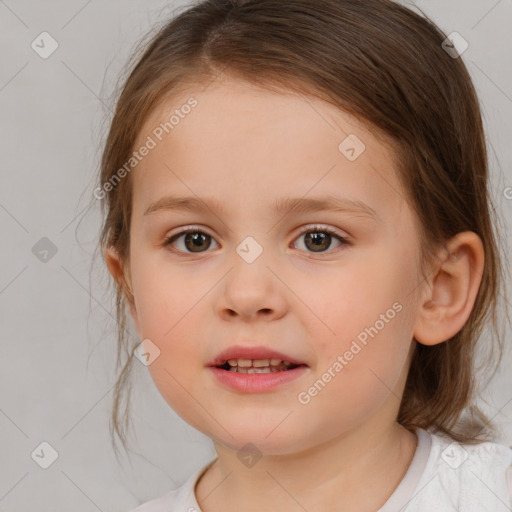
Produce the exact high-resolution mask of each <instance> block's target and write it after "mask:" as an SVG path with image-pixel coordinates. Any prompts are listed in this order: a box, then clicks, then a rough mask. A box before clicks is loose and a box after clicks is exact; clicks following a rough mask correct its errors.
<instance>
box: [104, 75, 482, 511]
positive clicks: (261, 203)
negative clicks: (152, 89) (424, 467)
mask: <svg viewBox="0 0 512 512" xmlns="http://www.w3.org/2000/svg"><path fill="white" fill-rule="evenodd" d="M190 96H194V98H196V99H197V100H198V106H197V107H196V108H195V109H193V110H192V112H191V113H190V114H189V115H188V116H186V117H185V118H184V119H182V120H181V121H180V124H179V125H178V126H176V127H175V129H174V130H173V131H172V132H171V133H170V134H169V135H167V136H166V137H165V138H164V139H163V140H162V141H161V142H159V143H158V145H157V147H156V148H154V149H153V150H151V152H150V153H149V154H148V155H147V156H146V157H145V158H144V159H143V160H142V161H141V162H140V163H139V164H138V166H137V167H136V168H135V169H134V170H133V171H132V174H131V178H132V179H133V187H134V188H133V210H132V217H131V232H130V239H131V244H130V257H129V261H126V262H124V264H123V262H122V261H121V260H120V258H119V257H118V255H117V253H116V252H115V251H114V250H109V251H108V253H107V255H106V260H107V265H108V268H109V270H110V272H111V274H112V275H113V276H114V278H115V279H116V280H117V281H118V282H119V283H120V284H123V286H127V287H128V288H129V289H130V290H131V293H132V294H133V303H132V306H131V315H132V318H133V321H134V325H135V328H136V330H137V333H138V335H139V336H140V339H141V340H143V339H150V340H151V341H152V342H153V343H154V344H155V345H156V346H158V348H159V349H160V351H161V353H160V355H159V357H157V358H156V359H155V361H154V362H153V363H152V364H150V365H149V366H148V369H149V371H150V374H151V377H152V379H153V380H154V382H155V385H156V386H157V388H158V390H159V391H160V393H161V394H162V396H163V398H164V399H165V400H166V401H167V403H168V404H169V405H170V406H171V407H172V408H173V409H174V410H175V411H176V412H177V413H178V414H179V415H180V416H181V417H182V418H183V419H184V420H185V421H187V422H188V423H189V424H190V425H192V426H193V427H195V428H196V429H198V430H200V431H201V432H203V433H204V434H205V435H207V436H208V437H210V438H211V439H212V440H213V442H214V445H215V449H216V451H217V455H218V458H217V461H216V462H215V463H214V464H213V465H212V466H211V467H210V468H209V469H208V471H207V472H206V473H205V474H204V475H203V477H202V478H201V479H200V480H199V483H198V484H197V486H196V489H195V493H196V497H197V500H198V503H199V505H200V507H201V509H202V510H203V511H204V512H214V511H215V512H217V511H219V512H220V511H223V512H231V511H235V510H237V511H240V510H243V511H262V510H281V511H284V512H288V511H290V512H292V511H293V512H295V511H299V510H304V509H306V510H311V511H312V510H333V511H336V510H340V511H341V510H343V511H344V512H352V511H354V512H355V511H358V512H364V511H367V512H372V511H375V510H377V509H378V508H379V507H381V506H382V505H383V504H384V503H385V502H386V500H387V499H388V498H389V496H390V495H391V494H392V493H393V491H394V490H395V488H396V487H397V486H398V484H399V482H400V481H401V480H402V478H403V477H404V475H405V473H406V471H407V469H408V467H409V465H410V463H411V460H412V458H413V456H414V452H415V449H416V442H417V439H416V435H415V434H414V433H412V432H409V431H408V430H406V429H405V428H403V427H402V426H401V425H399V424H398V423H397V422H396V417H397V414H398V409H399V406H400V401H401V397H402V394H403V388H404V385H405V380H406V376H407V371H408V367H409V362H410V356H411V354H412V349H413V347H414V343H416V342H415V341H414V340H413V337H415V339H416V340H418V342H420V343H423V344H425V345H434V344H437V343H442V342H444V341H446V340H447V339H449V338H450V337H451V336H453V335H454V334H456V333H457V332H458V331H459V330H460V329H461V328H462V327H463V325H464V323H465V322H466V320H467V318H468V317H469V315H470V313H471V309H472V307H473V304H474V301H475V298H476V294H477V292H478V287H479V285H480V279H481V274H482V270H483V262H484V253H483V246H482V243H481V240H480V238H479V237H478V236H477V235H476V234H474V233H471V232H464V233H459V234H458V235H457V236H456V237H454V238H453V239H451V240H449V241H448V242H447V243H446V248H445V249H444V250H443V251H442V252H441V253H440V255H439V260H438V261H439V263H438V264H437V265H436V266H435V267H434V268H433V269H432V271H431V273H430V274H429V276H428V279H426V280H425V279H423V278H422V277H421V276H420V274H419V268H418V261H419V248H418V238H417V225H416V220H415V216H414V215H413V213H412V210H411V209H410V208H409V206H408V204H407V202H406V201H405V199H404V197H405V196H404V193H403V192H402V191H401V188H400V185H399V182H398V179H397V177H396V172H395V169H394V165H393V159H392V156H393V155H392V151H391V149H390V146H388V145H387V144H386V143H385V140H384V139H383V138H377V137H376V135H375V132H370V131H368V129H367V128H365V125H363V124H362V123H360V122H358V120H357V119H354V118H353V117H351V116H350V115H348V114H346V113H344V112H342V111H340V110H338V109H337V108H335V107H334V106H332V105H330V104H327V103H325V102H323V101H321V100H319V99H316V98H312V97H307V98H306V97H305V96H301V95H298V94H293V93H287V94H279V93H277V92H270V91H267V90H262V89H257V88H255V87H253V86H250V85H248V84H246V83H243V82H239V81H236V80H234V79H227V78H225V79H223V80H217V81H216V82H214V83H213V84H211V85H210V86H209V87H208V88H207V89H206V90H201V88H199V87H197V88H192V89H190V90H189V91H187V94H182V95H181V96H176V97H174V98H172V99H170V100H168V102H167V103H166V104H165V106H164V108H160V109H158V110H157V111H155V112H154V113H153V114H152V115H151V116H150V117H149V118H148V119H147V120H146V123H145V124H144V126H143V127H142V128H141V130H140V133H139V137H138V140H137V142H136V144H135V146H136V147H139V146H140V145H141V144H142V143H143V142H144V141H145V140H146V137H147V136H148V135H150V134H151V132H152V130H154V128H155V127H156V126H158V124H159V123H160V122H164V121H165V120H167V119H168V116H169V112H170V111H171V110H173V109H175V108H179V106H180V105H183V104H184V103H185V102H186V101H187V99H188V98H189V97H190ZM348 134H355V135H357V137H358V138H359V139H360V140H361V141H363V142H364V144H365V146H366V150H365V151H364V152H363V153H362V154H361V155H360V156H359V157H358V158H357V159H356V160H355V161H349V160H348V159H347V158H346V157H345V156H344V154H342V153H341V152H340V151H339V150H338V145H339V144H340V143H341V142H342V141H343V140H344V139H345V138H346V137H347V135H348ZM167 194H175V195H180V196H191V195H192V196H198V197H199V198H206V197H214V198H216V199H218V200H219V201H220V202H221V203H222V206H223V208H224V209H225V212H224V213H223V214H214V213H213V212H211V211H209V210H207V211H206V212H205V213H201V212H195V213H192V212H184V211H164V210H161V211H158V212H154V213H152V214H150V215H144V212H145V210H146V208H147V207H148V206H149V205H150V204H151V203H153V202H155V201H157V200H158V199H160V198H161V197H163V196H165V195H167ZM328 194H331V195H335V196H337V197H348V198H351V199H356V200H360V201H364V202H365V203H366V204H368V205H370V206H371V207H372V208H373V209H374V210H375V211H376V212H377V213H378V216H379V219H380V220H379V221H378V222H375V221H373V220H371V219H369V218H368V217H365V216H363V215H361V214H360V213H353V212H316V213H308V214H295V213H294V214H289V215H285V216H282V215H280V216H277V215H275V214H274V213H273V212H272V205H273V202H274V201H275V200H276V199H277V198H281V197H319V196H325V195H328ZM191 224H193V225H198V228H199V227H200V228H201V231H202V232H204V233H206V234H207V235H210V236H211V237H212V238H208V237H207V240H206V243H205V244H204V246H203V247H204V251H203V252H196V253H193V252H191V251H190V248H191V247H193V244H192V243H189V244H188V245H185V236H182V237H180V238H179V239H178V240H175V241H174V243H173V245H172V246H165V239H166V238H167V237H169V236H170V235H172V234H177V232H178V231H180V229H183V228H184V227H186V226H188V225H191ZM315 224H320V225H321V226H322V227H330V228H332V229H334V230H336V231H337V232H338V233H339V235H340V236H342V237H345V238H346V239H347V240H349V241H351V242H352V243H351V244H350V245H343V244H342V243H341V242H339V241H337V239H336V238H335V237H333V238H332V239H331V243H330V246H329V244H328V243H327V244H326V248H325V249H324V251H323V252H320V253H319V252H314V246H313V244H308V243H307V240H306V238H307V237H306V236H305V235H304V233H305V232H306V231H308V230H309V231H313V232H318V231H320V232H323V231H322V229H321V228H320V229H311V228H312V226H314V225H315ZM247 236H251V237H253V238H254V239H255V240H256V241H257V242H258V243H259V244H260V246H261V247H262V249H263V252H262V254H261V255H260V256H259V257H258V258H257V259H256V260H255V261H254V262H252V263H250V264H248V263H247V262H246V261H244V259H242V258H241V257H240V256H239V255H238V253H237V252H236V248H237V247H238V246H239V244H240V243H241V242H242V241H243V240H244V239H245V238H246V237H247ZM209 240H210V243H211V245H210V247H208V246H207V243H208V241H209ZM171 247H173V248H174V249H175V250H176V251H180V250H181V251H182V254H183V256H179V255H178V254H177V253H175V252H172V250H171ZM447 250H448V251H449V252H447ZM449 253H450V254H453V257H451V258H447V256H448V254H449ZM397 301H398V302H399V303H400V304H401V306H402V309H401V310H400V312H399V313H396V315H395V316H394V318H393V319H391V320H389V322H388V323H386V325H385V327H384V328H382V329H381V330H379V332H378V334H377V335H375V336H374V337H373V338H368V343H367V345H366V346H364V347H363V349H362V350H361V351H360V352H359V353H358V354H357V355H356V356H355V357H354V358H353V359H352V360H351V361H350V362H349V364H347V365H346V366H345V367H344V368H343V370H342V371H341V372H339V373H337V374H336V377H335V378H333V379H332V380H331V381H330V382H329V383H328V384H327V385H326V386H325V388H324V389H323V390H322V391H321V392H320V393H318V395H317V396H315V397H313V398H312V399H311V401H310V402H309V403H308V404H305V405H304V404H301V403H299V401H298V399H297V395H298V393H299V392H301V391H305V390H307V389H308V388H309V387H310V386H311V385H312V384H313V383H314V382H315V381H316V380H318V379H320V378H321V376H322V374H323V373H324V372H325V371H326V370H327V369H328V368H329V367H331V366H332V365H333V363H334V362H335V361H336V358H337V356H338V355H340V354H344V353H345V352H346V351H347V350H348V349H349V348H350V346H351V343H352V342H353V341H354V340H355V339H356V337H357V335H358V334H359V333H361V332H362V331H363V330H364V329H365V328H366V327H369V326H372V325H374V324H375V322H376V321H377V320H378V319H379V318H380V315H381V314H385V313H386V311H387V310H389V309H390V308H391V307H392V305H393V303H395V302H397ZM236 343H240V344H245V345H260V344H261V345H266V346H270V347H273V348H275V349H277V350H279V351H281V352H284V353H286V354H291V355H293V356H294V357H296V358H298V359H299V360H302V361H304V362H306V363H307V364H308V365H309V368H308V371H307V372H306V374H305V375H304V376H302V377H300V378H299V379H296V380H294V381H292V382H289V383H287V384H285V385H282V386H281V387H279V388H276V389H275V390H273V391H272V392H266V393H260V394H257V393H256V394H246V393H240V392H236V391H232V390H228V389H226V388H224V387H222V386H221V385H219V384H218V383H217V382H216V380H214V378H213V376H212V375H211V372H210V371H208V370H207V369H206V368H205V365H206V364H207V363H208V362H209V361H210V360H211V359H212V358H213V357H214V356H216V355H217V354H218V353H219V352H220V351H222V350H223V349H225V348H226V347H228V346H230V345H233V344H236ZM248 442H250V443H252V444H254V445H255V446H257V448H258V450H259V451H260V452H261V454H262V457H261V458H260V459H259V460H258V461H257V463H256V464H255V465H253V466H252V467H247V466H246V465H244V464H243V463H242V462H241V461H240V459H239V458H238V457H237V454H238V451H239V450H240V448H241V447H242V446H244V445H245V444H246V443H248Z"/></svg>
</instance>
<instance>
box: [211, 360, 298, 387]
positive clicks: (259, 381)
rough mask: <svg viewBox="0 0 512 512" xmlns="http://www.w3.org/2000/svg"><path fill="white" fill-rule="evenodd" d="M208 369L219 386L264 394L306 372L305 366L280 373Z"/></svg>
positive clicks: (212, 367)
mask: <svg viewBox="0 0 512 512" xmlns="http://www.w3.org/2000/svg"><path fill="white" fill-rule="evenodd" d="M209 368H210V370H211V371H212V372H213V375H214V376H215V378H216V379H217V380H218V381H219V382H220V383H221V384H223V385H225V386H227V387H229V388H231V389H234V390H235V391H242V392H245V393H264V392H265V391H270V390H272V389H274V388H276V387H278V386H280V385H281V384H285V383H286V382H291V381H292V380H294V379H298V378H299V377H301V376H302V375H304V373H306V371H307V370H308V367H307V366H297V368H293V369H291V370H283V371H280V372H271V373H237V372H231V371H227V370H222V369H221V368H217V367H215V366H210V367H209Z"/></svg>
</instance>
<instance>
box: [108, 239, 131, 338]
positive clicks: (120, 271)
mask: <svg viewBox="0 0 512 512" xmlns="http://www.w3.org/2000/svg"><path fill="white" fill-rule="evenodd" d="M105 262H106V264H107V268H108V271H109V272H110V274H111V275H112V277H113V278H114V279H115V280H116V282H117V283H118V284H119V285H120V286H121V288H122V289H123V291H124V293H125V298H126V300H127V302H128V304H129V306H130V314H131V316H132V318H133V321H134V323H135V327H136V329H137V332H139V321H138V318H137V310H136V308H135V299H134V296H133V292H132V286H131V283H130V282H129V281H130V279H129V274H130V269H129V266H128V265H126V264H125V263H124V262H123V261H122V259H121V257H120V256H119V253H118V252H117V251H116V250H115V249H114V248H113V247H109V248H108V249H107V251H106V253H105ZM125 273H126V274H128V280H127V279H126V276H125Z"/></svg>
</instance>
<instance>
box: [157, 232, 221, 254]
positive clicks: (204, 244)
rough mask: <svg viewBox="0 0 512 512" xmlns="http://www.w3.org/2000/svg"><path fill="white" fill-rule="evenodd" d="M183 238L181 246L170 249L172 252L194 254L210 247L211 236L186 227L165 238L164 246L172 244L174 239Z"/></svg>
mask: <svg viewBox="0 0 512 512" xmlns="http://www.w3.org/2000/svg"><path fill="white" fill-rule="evenodd" d="M182 237H184V238H183V240H182V243H181V247H180V248H178V249H175V248H173V249H171V250H172V251H173V252H178V253H184V254H187V253H188V254H195V253H201V252H205V251H206V250H207V249H209V248H210V246H211V242H212V240H213V238H212V237H211V236H210V235H208V234H207V233H204V232H203V231H199V230H198V229H186V230H184V231H181V232H180V233H177V234H175V235H172V236H171V237H170V238H167V239H166V240H165V242H164V246H168V245H173V244H174V243H175V242H176V241H180V238H182Z"/></svg>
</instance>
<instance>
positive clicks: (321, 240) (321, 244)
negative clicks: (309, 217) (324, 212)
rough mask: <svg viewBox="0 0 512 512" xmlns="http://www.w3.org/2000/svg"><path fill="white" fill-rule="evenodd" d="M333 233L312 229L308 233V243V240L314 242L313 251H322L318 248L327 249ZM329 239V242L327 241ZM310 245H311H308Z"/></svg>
mask: <svg viewBox="0 0 512 512" xmlns="http://www.w3.org/2000/svg"><path fill="white" fill-rule="evenodd" d="M330 237H331V235H329V234H328V233H322V232H320V231H312V232H311V233H307V234H306V245H308V242H310V241H312V242H313V251H316V252H320V251H318V250H317V249H320V250H323V249H327V248H328V247H329V245H330V243H329V239H330ZM326 241H327V243H326ZM308 247H309V246H308Z"/></svg>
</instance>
